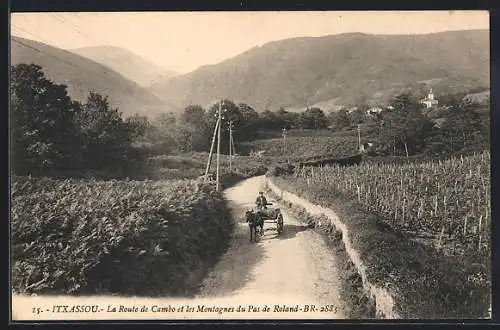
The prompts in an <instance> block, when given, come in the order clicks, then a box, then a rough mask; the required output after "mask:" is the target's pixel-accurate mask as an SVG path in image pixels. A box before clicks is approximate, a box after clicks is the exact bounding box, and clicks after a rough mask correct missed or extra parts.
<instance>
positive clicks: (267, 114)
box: [259, 110, 282, 130]
mask: <svg viewBox="0 0 500 330" xmlns="http://www.w3.org/2000/svg"><path fill="white" fill-rule="evenodd" d="M259 121H260V127H261V128H262V129H264V130H279V129H281V128H282V127H281V126H280V125H279V123H278V120H277V118H276V113H275V112H272V111H270V110H265V111H263V112H261V113H260V116H259Z"/></svg>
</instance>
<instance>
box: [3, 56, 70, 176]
mask: <svg viewBox="0 0 500 330" xmlns="http://www.w3.org/2000/svg"><path fill="white" fill-rule="evenodd" d="M10 87H11V116H12V117H11V119H12V120H11V124H12V140H11V141H12V150H11V151H12V157H11V159H12V168H13V171H14V172H15V173H18V174H38V173H43V172H44V171H46V170H60V169H69V168H72V167H75V166H77V164H76V163H77V162H76V161H75V159H76V156H77V155H78V153H79V145H78V143H79V134H78V129H77V127H75V120H74V119H75V116H76V115H77V114H78V111H79V105H78V103H76V102H73V101H72V100H71V99H70V97H69V96H68V94H67V91H66V86H65V85H58V84H55V83H53V82H51V81H50V80H48V79H47V78H45V76H44V74H43V72H42V68H41V67H40V66H38V65H34V64H31V65H27V64H19V65H16V66H14V67H11V81H10Z"/></svg>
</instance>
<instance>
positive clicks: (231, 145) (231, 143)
mask: <svg viewBox="0 0 500 330" xmlns="http://www.w3.org/2000/svg"><path fill="white" fill-rule="evenodd" d="M232 158H233V122H232V121H231V120H230V121H229V172H232V171H233V163H232Z"/></svg>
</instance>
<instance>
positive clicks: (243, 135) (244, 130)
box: [236, 103, 259, 140]
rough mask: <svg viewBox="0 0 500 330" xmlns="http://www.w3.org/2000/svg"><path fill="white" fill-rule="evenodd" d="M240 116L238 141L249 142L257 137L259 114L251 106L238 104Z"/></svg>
mask: <svg viewBox="0 0 500 330" xmlns="http://www.w3.org/2000/svg"><path fill="white" fill-rule="evenodd" d="M238 108H239V110H240V113H241V116H242V123H241V126H240V127H236V129H237V130H238V137H239V139H240V140H249V139H252V138H254V137H255V136H256V135H257V130H258V129H259V114H258V112H257V111H255V110H254V109H253V108H252V107H251V106H249V105H248V104H246V103H240V104H238Z"/></svg>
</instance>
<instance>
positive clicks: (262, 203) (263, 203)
mask: <svg viewBox="0 0 500 330" xmlns="http://www.w3.org/2000/svg"><path fill="white" fill-rule="evenodd" d="M255 204H257V207H258V208H259V209H267V199H266V197H264V193H263V192H262V191H259V197H257V200H256V201H255Z"/></svg>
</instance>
